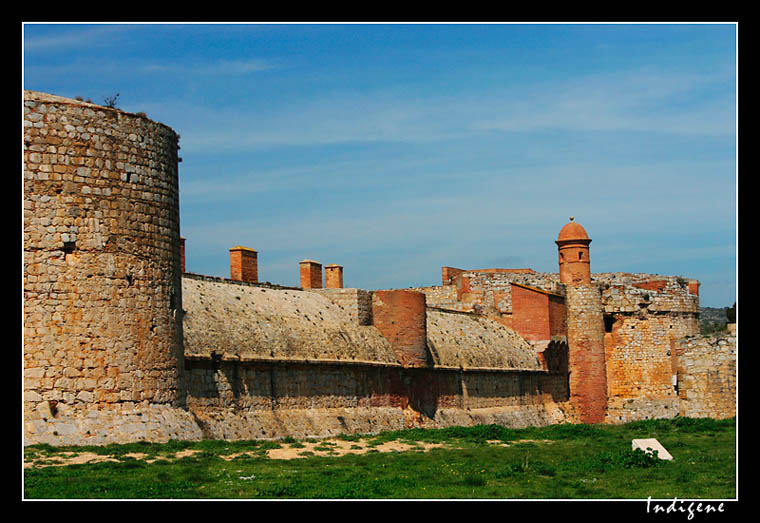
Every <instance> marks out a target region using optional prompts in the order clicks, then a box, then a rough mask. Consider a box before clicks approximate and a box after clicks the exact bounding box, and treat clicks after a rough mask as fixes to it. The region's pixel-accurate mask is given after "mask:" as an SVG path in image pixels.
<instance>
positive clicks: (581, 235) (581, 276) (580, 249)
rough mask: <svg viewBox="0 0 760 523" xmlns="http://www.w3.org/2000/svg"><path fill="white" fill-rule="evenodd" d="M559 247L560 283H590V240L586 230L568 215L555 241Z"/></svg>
mask: <svg viewBox="0 0 760 523" xmlns="http://www.w3.org/2000/svg"><path fill="white" fill-rule="evenodd" d="M555 243H556V244H557V247H558V248H559V279H560V281H561V282H562V283H565V284H569V285H573V284H582V285H588V284H590V283H591V260H590V258H589V244H590V243H591V240H590V239H589V237H588V235H587V234H586V230H585V229H584V228H583V227H582V226H580V225H578V224H577V223H575V221H574V218H573V217H572V216H571V217H570V222H569V223H567V224H566V225H565V226H564V227H562V230H561V231H560V232H559V236H558V237H557V241H556V242H555Z"/></svg>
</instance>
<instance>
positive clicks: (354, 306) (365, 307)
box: [310, 288, 372, 325]
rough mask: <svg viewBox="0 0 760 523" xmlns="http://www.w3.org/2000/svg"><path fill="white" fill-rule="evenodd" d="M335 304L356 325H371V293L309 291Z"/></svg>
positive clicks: (357, 291) (329, 289)
mask: <svg viewBox="0 0 760 523" xmlns="http://www.w3.org/2000/svg"><path fill="white" fill-rule="evenodd" d="M310 291H311V292H316V293H319V294H321V295H322V296H325V297H327V298H329V299H330V301H332V302H333V303H335V304H337V305H338V307H340V308H341V309H342V310H343V311H345V312H346V313H347V314H348V317H349V318H350V319H351V321H353V322H354V323H355V324H356V325H372V292H370V291H365V290H362V289H340V288H328V289H310Z"/></svg>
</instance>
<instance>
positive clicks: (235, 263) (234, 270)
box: [230, 247, 259, 283]
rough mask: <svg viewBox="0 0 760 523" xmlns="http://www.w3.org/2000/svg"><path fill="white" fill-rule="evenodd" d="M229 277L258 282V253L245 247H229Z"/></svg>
mask: <svg viewBox="0 0 760 523" xmlns="http://www.w3.org/2000/svg"><path fill="white" fill-rule="evenodd" d="M230 279H232V280H237V281H245V282H251V283H258V281H259V266H258V254H257V253H256V251H254V250H253V249H248V248H247V247H233V248H232V249H230Z"/></svg>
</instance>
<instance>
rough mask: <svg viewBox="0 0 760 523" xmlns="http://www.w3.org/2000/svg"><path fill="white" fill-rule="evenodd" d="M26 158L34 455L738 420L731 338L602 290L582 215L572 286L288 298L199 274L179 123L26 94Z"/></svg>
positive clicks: (610, 288) (520, 274)
mask: <svg viewBox="0 0 760 523" xmlns="http://www.w3.org/2000/svg"><path fill="white" fill-rule="evenodd" d="M23 147H24V172H23V177H24V201H23V205H24V231H23V233H24V282H23V283H24V438H25V444H32V443H51V444H106V443H114V442H128V441H135V440H148V441H166V440H168V439H170V438H174V439H191V440H193V439H200V438H202V437H212V438H227V439H240V438H276V437H284V436H299V437H303V436H327V435H332V434H337V433H344V432H377V431H381V430H393V429H399V428H408V427H445V426H450V425H472V424H476V423H499V424H503V425H507V426H513V427H522V426H529V425H545V424H549V423H562V422H577V421H586V422H601V421H604V422H612V423H616V422H622V421H628V420H632V419H644V418H647V417H672V416H675V415H678V414H679V413H680V414H681V415H693V416H716V417H730V416H731V415H733V414H732V413H735V408H736V407H735V399H736V398H735V392H736V389H735V383H736V378H735V376H736V343H735V337H734V338H727V339H725V340H724V339H721V340H717V341H715V342H714V343H713V342H704V341H701V340H702V338H700V337H698V336H696V334H697V333H698V329H699V324H698V319H699V318H698V311H699V301H698V295H697V293H698V285H699V284H698V282H696V281H694V280H686V279H683V278H679V277H660V276H653V275H631V274H622V273H614V274H594V275H592V274H591V273H590V256H589V248H588V245H589V243H590V242H591V240H590V239H588V237H587V236H586V235H585V231H583V228H582V227H580V226H579V225H578V224H576V223H574V222H573V221H572V220H571V223H570V224H568V225H566V226H565V227H564V228H563V229H562V231H561V232H560V237H559V238H558V241H557V244H558V247H559V252H560V273H559V274H546V273H536V272H535V271H533V270H531V269H483V270H462V269H456V268H453V267H443V268H442V285H441V286H436V287H426V288H417V289H404V290H387V291H366V290H362V289H352V288H343V267H341V266H339V265H336V264H331V265H328V266H327V267H325V272H326V274H325V277H324V280H323V276H322V265H321V264H320V263H319V262H315V261H313V260H304V261H303V262H302V263H301V264H300V275H301V278H302V279H301V286H300V287H298V288H287V287H282V286H278V285H272V284H268V283H267V284H264V283H258V279H259V274H258V266H257V252H256V251H254V250H253V249H250V248H248V247H242V246H236V247H233V248H232V249H230V270H231V274H230V278H229V279H225V278H217V277H210V276H202V275H194V274H189V273H186V272H185V266H184V257H185V239H184V238H180V236H179V195H178V160H177V151H178V137H177V134H176V133H175V132H174V131H173V130H172V129H170V128H169V127H167V126H165V125H162V124H159V123H156V122H153V121H151V120H149V119H147V118H145V117H144V116H141V115H135V114H130V113H126V112H123V111H120V110H117V109H111V108H105V107H100V106H97V105H94V104H89V103H84V102H78V101H76V100H70V99H65V98H60V97H56V96H52V95H47V94H43V93H35V92H30V91H26V92H25V93H24V144H23ZM578 232H582V234H581V235H580V236H579V235H578V234H576V233H578ZM566 233H572V234H566ZM323 281H324V287H325V288H322V287H323Z"/></svg>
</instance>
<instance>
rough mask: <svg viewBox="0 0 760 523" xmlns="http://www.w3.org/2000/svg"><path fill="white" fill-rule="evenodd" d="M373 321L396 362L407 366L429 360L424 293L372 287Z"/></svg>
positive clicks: (425, 363)
mask: <svg viewBox="0 0 760 523" xmlns="http://www.w3.org/2000/svg"><path fill="white" fill-rule="evenodd" d="M372 321H373V325H374V326H375V327H376V328H377V329H378V330H379V331H380V332H381V333H382V334H383V336H385V338H386V339H387V340H388V341H389V342H390V344H391V347H393V350H394V351H395V353H396V355H397V358H398V361H399V363H401V364H402V365H404V366H408V367H422V366H425V365H427V364H428V351H427V327H426V312H425V295H424V294H422V293H421V292H415V291H407V290H390V291H375V292H374V293H373V294H372Z"/></svg>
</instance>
